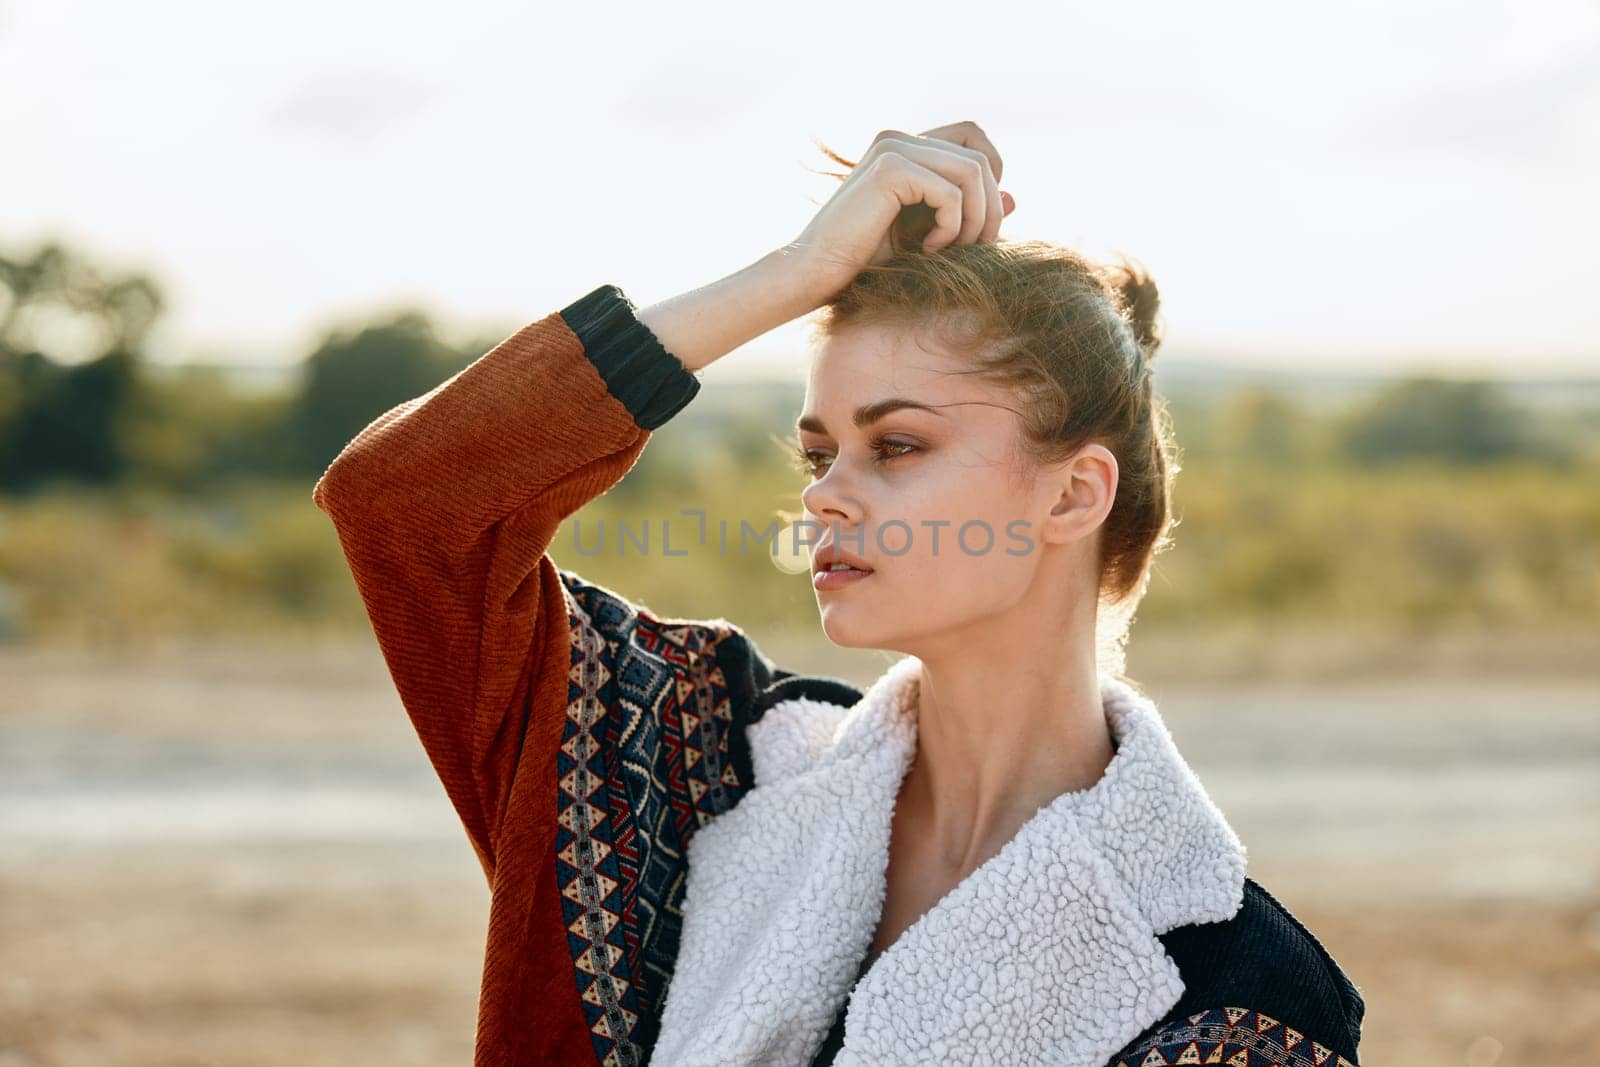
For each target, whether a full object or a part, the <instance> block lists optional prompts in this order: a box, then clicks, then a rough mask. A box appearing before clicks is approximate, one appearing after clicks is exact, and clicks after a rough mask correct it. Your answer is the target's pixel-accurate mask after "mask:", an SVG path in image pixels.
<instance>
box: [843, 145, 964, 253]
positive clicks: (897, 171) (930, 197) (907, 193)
mask: <svg viewBox="0 0 1600 1067" xmlns="http://www.w3.org/2000/svg"><path fill="white" fill-rule="evenodd" d="M867 173H868V174H869V175H871V177H872V178H874V179H875V180H879V181H881V182H882V184H883V187H884V188H885V189H886V190H887V191H888V193H889V196H890V198H891V203H889V204H888V205H887V219H888V223H887V224H892V223H893V220H894V219H895V218H896V217H897V216H898V215H899V214H900V210H901V209H902V208H905V207H909V206H911V205H912V204H918V203H926V204H927V205H928V206H929V207H931V208H932V209H933V212H934V225H933V229H932V230H930V231H928V234H927V236H926V237H924V238H923V239H922V249H923V251H925V252H937V251H938V250H939V249H941V248H944V247H945V246H946V245H949V244H952V243H954V241H955V240H956V238H957V237H958V236H959V235H960V233H961V230H962V206H963V204H964V202H965V198H964V194H963V192H962V189H961V186H959V185H957V184H956V183H955V182H952V181H950V180H949V179H948V178H945V177H944V176H942V175H941V174H939V173H937V172H936V171H934V170H932V169H930V168H928V167H925V166H923V165H922V164H921V163H918V162H916V161H915V160H913V159H911V158H910V157H909V156H905V155H901V154H900V153H899V152H883V153H881V154H879V155H878V156H877V158H875V159H873V161H872V162H871V164H870V165H869V167H868V170H867ZM887 224H886V225H887Z"/></svg>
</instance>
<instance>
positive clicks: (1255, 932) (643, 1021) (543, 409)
mask: <svg viewBox="0 0 1600 1067" xmlns="http://www.w3.org/2000/svg"><path fill="white" fill-rule="evenodd" d="M698 389H699V381H698V380H697V379H696V378H695V377H694V376H693V375H692V374H690V373H689V372H688V371H687V370H686V369H685V368H684V367H683V365H682V364H681V363H680V362H679V361H678V360H677V359H675V358H674V357H672V356H671V355H670V354H669V353H668V352H667V351H666V350H665V349H664V348H663V347H662V346H661V344H660V342H659V341H658V340H657V339H656V337H655V336H654V334H652V333H651V332H650V331H649V329H648V328H647V327H646V326H645V325H644V324H643V323H642V322H641V321H640V320H639V319H638V318H637V316H636V308H635V306H634V305H633V303H632V302H631V301H630V300H629V299H628V298H627V297H626V296H625V295H624V294H623V292H622V291H621V290H620V289H618V288H617V287H616V286H613V285H602V286H600V287H599V288H596V289H594V290H593V291H592V292H590V293H588V294H587V295H585V296H583V297H582V298H580V299H578V300H576V301H574V302H573V303H571V304H569V305H568V306H567V307H565V308H563V309H561V310H560V311H559V312H555V313H552V314H549V315H547V316H545V317H544V318H541V319H539V320H537V321H534V322H532V323H529V324H528V325H526V326H524V327H522V328H521V329H519V330H518V331H517V332H516V333H514V334H512V335H511V336H510V337H508V338H506V339H505V340H504V341H502V342H501V343H500V344H498V345H497V346H495V347H494V348H493V349H492V350H490V351H489V352H488V353H486V354H485V355H483V356H482V357H480V358H479V359H477V360H476V361H474V362H473V363H472V364H471V365H470V366H468V367H467V368H465V369H464V370H462V371H461V372H459V373H458V374H456V375H454V376H452V377H451V378H449V379H447V380H446V381H444V382H443V383H441V384H440V385H439V386H437V387H435V388H434V389H432V390H430V391H429V392H427V393H425V394H423V395H421V396H419V397H416V398H414V399H412V400H409V401H406V402H405V403H402V404H399V405H397V406H396V407H394V408H392V409H390V410H389V411H387V412H385V413H383V414H382V415H380V416H379V417H378V418H376V419H375V420H373V422H372V423H371V424H369V425H368V426H367V427H366V428H365V429H363V430H362V431H361V433H359V434H358V435H357V436H356V437H355V438H354V439H353V440H352V441H351V442H350V443H349V444H348V445H346V446H345V448H344V449H343V450H342V451H341V452H340V454H339V455H338V457H336V458H335V459H334V461H333V462H332V464H330V466H329V467H328V469H327V470H326V472H325V473H324V474H323V475H322V477H321V478H320V479H318V481H317V483H316V486H315V488H314V489H313V492H312V497H313V500H314V502H315V504H316V506H317V507H319V508H320V509H322V510H323V511H324V512H325V513H326V514H327V515H328V516H329V517H330V518H331V519H332V522H333V525H334V528H335V530H336V532H337V535H338V538H339V541H340V545H341V547H342V549H343V551H344V553H345V557H346V560H347V562H348V564H349V566H350V569H351V572H352V575H353V577H354V579H355V583H356V587H357V589H358V591H359V593H360V595H361V597H362V599H363V602H364V603H365V606H366V609H367V613H368V617H369V619H370V621H371V624H372V627H373V631H374V635H375V637H376V639H377V642H378V645H379V648H380V650H381V652H382V654H383V656H384V658H385V660H386V662H387V664H388V666H389V669H390V673H391V677H392V678H393V680H394V683H395V686H396V689H397V691H398V693H399V696H400V699H401V702H402V704H403V706H404V708H405V710H406V713H407V714H408V715H409V716H410V718H411V721H412V723H413V725H414V726H415V728H416V731H417V734H418V737H419V739H420V741H421V743H422V746H423V748H424V750H425V752H426V753H427V756H428V758H429V760H430V761H431V763H432V764H433V766H434V768H435V770H436V771H437V773H438V775H439V778H440V781H441V783H442V784H443V787H444V790H445V793H446V795H447V797H448V798H449V801H450V802H451V804H452V805H453V807H454V808H455V810H456V812H457V814H458V815H459V816H460V818H461V820H462V823H463V826H464V828H465V830H466V832H467V835H468V838H469V840H470V841H471V843H472V846H473V849H474V852H475V854H476V856H477V858H478V861H479V863H480V865H481V867H482V869H483V872H484V875H485V879H486V881H487V884H488V889H489V892H490V914H489V923H488V930H487V937H486V945H485V951H484V964H483V978H482V986H481V990H480V996H479V1003H478V1018H477V1039H476V1052H475V1063H476V1064H478V1065H480V1067H482V1065H486V1064H584V1063H591V1062H592V1063H595V1064H604V1065H612V1064H623V1065H631V1064H643V1063H648V1062H651V1061H652V1056H653V1054H654V1053H655V1052H656V1051H657V1047H656V1046H657V1038H658V1036H659V1035H660V1034H661V1025H662V1017H663V1009H664V1006H665V1003H666V1000H667V990H668V987H669V985H670V984H671V981H672V978H673V974H674V969H675V966H676V964H677V962H678V958H679V949H680V941H681V938H682V935H683V932H684V903H685V889H686V884H687V882H688V856H689V852H690V849H689V845H690V842H691V841H692V840H693V839H694V838H695V837H696V834H697V831H699V830H700V829H701V828H702V827H704V826H706V825H707V824H708V823H710V822H712V820H714V819H717V817H718V816H720V815H723V814H725V813H727V812H729V811H730V810H732V809H733V808H734V807H735V806H736V805H737V804H739V802H740V800H741V798H743V797H744V796H745V795H746V793H748V792H750V790H751V789H752V788H753V785H754V782H755V777H756V775H755V763H754V759H753V754H752V750H751V745H750V739H749V736H748V732H749V728H750V727H751V726H753V725H756V724H757V723H759V722H760V721H761V720H762V718H763V716H764V715H765V714H766V713H767V712H768V711H769V710H771V709H773V708H775V707H780V706H784V704H785V702H786V701H787V702H788V706H790V707H793V706H794V701H795V700H796V699H801V700H809V701H812V702H823V703H827V704H832V705H835V706H838V707H840V708H847V707H849V706H851V705H853V704H855V703H856V702H857V701H858V700H859V699H860V698H861V696H862V694H861V693H860V692H859V691H858V690H856V689H854V688H853V687H851V686H849V685H848V684H846V683H844V682H842V681H840V680H838V679H831V678H819V677H815V676H809V675H802V674H797V673H795V672H792V671H788V670H784V669H782V668H779V667H776V666H775V665H774V664H772V663H771V661H770V660H768V659H767V657H766V656H764V655H763V654H762V653H761V651H760V650H759V649H758V648H757V647H756V645H755V644H754V643H753V642H752V641H751V640H750V638H749V637H748V636H747V635H746V634H745V633H744V632H743V631H742V630H741V629H740V628H739V627H737V626H736V625H734V624H733V623H731V622H729V621H728V620H726V619H721V618H717V619H677V618H667V617H663V616H661V615H658V614H656V613H654V612H652V611H650V610H649V609H648V608H647V607H645V606H644V605H642V604H636V603H633V602H630V601H629V600H627V599H626V598H625V597H623V596H621V595H619V594H618V593H616V592H614V591H612V590H609V589H605V588H603V587H601V586H598V585H596V584H593V583H590V582H587V581H585V580H584V579H582V578H581V577H579V576H578V575H576V574H574V573H572V572H571V571H567V570H563V569H561V568H559V567H557V565H556V564H555V562H554V561H553V559H552V558H551V557H550V555H549V553H548V551H547V550H548V549H549V547H550V545H551V543H552V541H553V539H554V537H555V534H556V531H557V529H558V528H559V526H560V524H561V523H562V522H563V521H565V520H566V519H567V518H568V517H569V516H571V515H572V514H573V513H575V512H576V511H577V510H578V509H579V508H581V507H582V506H583V505H584V504H585V503H587V502H589V501H590V500H592V499H594V498H596V497H598V496H599V495H601V494H602V493H604V492H606V491H607V490H608V489H610V488H611V487H612V486H613V485H614V484H616V483H617V482H618V481H619V480H620V479H621V478H622V477H623V476H624V475H625V474H626V473H627V472H628V470H630V469H631V468H632V466H633V465H634V463H635V462H637V460H638V458H639V455H640V454H641V452H642V451H643V449H644V447H645V445H646V443H647V441H648V439H649V437H650V434H651V432H652V431H653V430H655V429H656V428H657V427H659V426H661V425H662V424H664V423H665V422H666V421H667V420H668V419H670V418H671V417H673V415H675V414H676V413H677V412H678V411H680V410H681V409H682V408H683V407H685V406H686V405H687V404H688V403H689V402H690V401H691V400H692V399H693V397H694V395H695V393H696V392H697V391H698ZM1160 943H1161V945H1162V946H1163V948H1164V951H1165V955H1166V958H1167V959H1168V960H1169V962H1170V964H1171V965H1172V966H1174V967H1175V972H1174V973H1177V974H1181V979H1182V981H1181V989H1182V994H1181V997H1180V998H1179V999H1178V1000H1177V1001H1176V1002H1175V1003H1172V1004H1171V1005H1170V1007H1169V1008H1167V1010H1165V1011H1164V1012H1163V1013H1162V1014H1161V1017H1160V1018H1157V1019H1154V1020H1152V1021H1151V1022H1150V1023H1149V1025H1148V1026H1146V1027H1145V1028H1144V1030H1143V1032H1140V1033H1138V1034H1137V1035H1135V1036H1133V1037H1132V1039H1131V1040H1130V1041H1129V1042H1128V1043H1127V1044H1126V1045H1125V1046H1123V1047H1122V1048H1121V1049H1120V1051H1118V1052H1117V1053H1116V1054H1115V1055H1113V1056H1111V1057H1110V1059H1109V1061H1108V1062H1109V1063H1111V1064H1129V1065H1134V1064H1140V1065H1148V1064H1170V1063H1188V1062H1193V1063H1229V1064H1268V1063H1274V1064H1282V1065H1289V1067H1323V1065H1327V1067H1343V1065H1344V1064H1354V1063H1355V1062H1356V1049H1357V1044H1358V1042H1359V1038H1360V1024H1361V1018H1362V1012H1363V1001H1362V998H1361V995H1360V992H1359V990H1358V989H1357V987H1356V986H1355V985H1354V984H1353V983H1352V982H1351V981H1350V979H1349V978H1348V977H1347V976H1346V975H1345V974H1344V972H1343V971H1342V969H1341V968H1340V967H1339V965H1338V964H1337V963H1336V962H1335V961H1334V960H1333V958H1332V957H1331V956H1330V955H1329V954H1328V953H1327V951H1326V950H1325V949H1324V948H1323V946H1322V945H1321V944H1320V943H1319V942H1318V941H1317V940H1316V938H1315V937H1314V936H1312V935H1311V933H1310V932H1309V931H1308V930H1306V928H1305V927H1304V926H1303V925H1302V924H1300V923H1299V922H1298V920H1296V919H1295V918H1294V917H1293V916H1292V915H1291V914H1290V913H1289V912H1288V911H1287V909H1285V908H1284V907H1283V906H1282V905H1281V904H1280V903H1279V902H1277V901H1276V900H1275V899H1273V898H1272V896H1271V895H1270V894H1269V893H1268V892H1267V891H1266V890H1265V889H1264V888H1262V887H1261V886H1260V885H1259V884H1257V883H1256V882H1254V881H1253V880H1251V879H1245V880H1244V882H1243V892H1242V897H1241V898H1240V905H1239V907H1238V909H1237V911H1236V913H1235V914H1233V915H1232V917H1231V918H1228V919H1227V920H1226V921H1221V922H1206V923H1190V924H1185V925H1180V926H1178V927H1176V928H1173V929H1170V930H1166V931H1164V932H1162V933H1161V934H1160ZM863 947H864V946H863ZM842 995H843V991H841V992H840V996H842ZM843 1007H844V1005H842V1004H840V1005H839V1008H840V1009H841V1010H840V1011H839V1013H838V1015H837V1016H836V1018H835V1025H834V1028H833V1030H832V1031H831V1032H825V1031H826V1023H827V1020H826V1019H824V1020H823V1025H822V1027H820V1028H818V1029H817V1030H816V1032H815V1039H816V1040H815V1042H814V1044H815V1048H814V1050H813V1051H814V1052H815V1061H816V1062H828V1061H831V1059H832V1057H833V1056H834V1055H835V1054H836V1053H838V1052H839V1050H840V1045H841V1043H842V1041H843V1037H844V1034H843V1018H844V1012H843V1010H842V1008H843ZM675 1055H676V1058H673V1059H672V1060H671V1062H674V1063H679V1062H685V1063H686V1062H695V1063H727V1062H743V1061H737V1060H730V1059H727V1058H719V1057H720V1056H721V1052H720V1051H719V1049H718V1048H715V1047H710V1046H706V1047H702V1048H696V1049H694V1050H693V1051H692V1052H681V1051H680V1052H679V1053H677V1054H675ZM667 1061H668V1057H665V1056H663V1057H661V1059H660V1061H659V1062H667Z"/></svg>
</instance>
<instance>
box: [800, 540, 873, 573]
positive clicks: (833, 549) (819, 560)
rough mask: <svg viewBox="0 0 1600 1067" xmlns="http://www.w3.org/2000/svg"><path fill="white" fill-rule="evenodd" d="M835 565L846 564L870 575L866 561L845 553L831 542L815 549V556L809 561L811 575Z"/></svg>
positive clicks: (850, 553)
mask: <svg viewBox="0 0 1600 1067" xmlns="http://www.w3.org/2000/svg"><path fill="white" fill-rule="evenodd" d="M835 563H848V564H850V566H852V567H854V568H855V569H856V570H858V571H866V572H867V573H869V574H870V573H872V568H871V567H869V566H867V561H866V560H864V559H862V558H861V557H860V556H858V555H856V554H855V553H854V552H846V551H844V550H843V549H841V548H839V547H838V545H836V544H834V543H833V542H829V543H828V544H826V545H822V546H821V547H819V548H818V549H817V554H816V556H815V557H813V559H812V561H811V573H813V574H816V573H818V572H819V571H825V570H830V569H831V568H832V567H833V565H834V564H835Z"/></svg>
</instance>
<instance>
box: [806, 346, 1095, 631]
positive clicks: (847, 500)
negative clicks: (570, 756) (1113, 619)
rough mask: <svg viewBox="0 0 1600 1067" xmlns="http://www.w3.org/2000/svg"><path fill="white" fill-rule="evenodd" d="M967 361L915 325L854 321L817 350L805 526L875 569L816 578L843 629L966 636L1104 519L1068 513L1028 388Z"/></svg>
mask: <svg viewBox="0 0 1600 1067" xmlns="http://www.w3.org/2000/svg"><path fill="white" fill-rule="evenodd" d="M969 366H970V364H969V363H968V362H967V361H964V360H961V359H958V358H957V357H955V356H953V355H951V354H950V352H949V351H948V350H947V349H946V348H945V347H944V346H943V345H942V344H940V343H939V342H938V340H937V339H936V336H935V335H934V334H933V333H932V332H931V331H928V330H916V331H913V330H912V329H911V328H909V327H906V326H871V325H861V326H852V327H848V328H847V329H845V330H843V331H841V332H840V333H839V334H838V335H837V336H834V337H831V338H828V339H827V340H825V341H824V342H823V343H822V344H821V345H820V346H819V348H818V349H817V351H816V353H815V356H814V359H813V361H812V365H811V372H810V378H809V381H808V382H807V387H806V402H805V409H804V411H803V412H802V413H801V417H800V419H799V420H798V423H797V427H798V431H799V433H798V436H799V444H800V448H801V450H802V451H803V452H805V453H807V459H808V461H809V462H810V464H811V480H810V483H809V484H808V485H807V486H806V488H805V490H804V491H803V492H802V494H801V502H802V504H803V506H804V509H805V514H804V519H805V520H806V521H807V522H809V523H811V524H813V525H811V526H810V527H806V528H804V530H805V533H806V534H807V535H809V537H810V538H811V540H812V542H813V547H812V550H811V551H812V558H813V561H814V562H815V560H816V559H817V557H818V556H819V555H821V556H823V557H826V555H827V554H828V552H830V551H832V550H833V549H834V548H835V547H837V548H839V549H842V550H843V551H845V552H848V553H852V554H854V555H855V556H857V557H859V558H860V559H861V560H863V561H864V562H865V564H866V566H867V567H870V568H871V569H872V573H870V574H869V575H867V576H866V577H864V578H860V579H858V580H856V581H853V582H850V583H849V584H841V585H840V586H839V587H838V588H833V589H829V588H820V589H817V592H816V596H817V604H818V607H819V609H820V611H821V616H822V627H823V630H824V631H825V632H826V633H827V635H828V637H829V639H830V640H832V641H833V642H834V643H835V644H838V645H841V646H845V647H860V648H876V649H889V650H895V651H906V652H916V651H918V650H919V649H924V648H927V647H929V645H930V642H931V641H935V640H939V641H942V640H943V639H946V638H950V637H955V636H959V634H960V632H961V631H962V630H963V629H965V628H967V627H971V626H975V625H982V624H983V623H984V622H985V621H987V620H989V619H991V618H993V617H994V616H996V615H1000V614H1003V613H1005V612H1007V611H1009V610H1010V609H1012V608H1013V607H1014V606H1016V605H1017V604H1018V603H1019V602H1021V601H1022V600H1023V599H1024V598H1025V596H1027V595H1028V593H1029V590H1030V585H1031V584H1032V583H1033V581H1034V579H1035V577H1036V575H1037V574H1038V573H1039V570H1040V567H1041V565H1042V563H1043V562H1044V559H1045V557H1046V556H1047V555H1048V554H1049V552H1050V550H1051V549H1053V548H1059V547H1060V543H1061V542H1062V541H1071V540H1074V539H1076V538H1080V537H1082V535H1083V533H1084V532H1085V531H1087V532H1092V530H1088V526H1087V524H1086V523H1085V521H1084V519H1083V518H1082V517H1081V515H1080V516H1079V517H1078V518H1076V519H1074V518H1072V517H1066V518H1063V517H1062V514H1061V512H1062V510H1063V509H1062V508H1061V506H1060V502H1061V500H1062V496H1063V492H1064V490H1066V489H1067V487H1068V484H1069V483H1070V482H1071V481H1072V479H1071V478H1070V477H1067V476H1066V475H1065V474H1064V473H1063V472H1065V471H1066V470H1067V469H1068V467H1067V465H1062V466H1059V467H1052V468H1035V467H1034V466H1033V465H1031V464H1029V463H1028V461H1027V460H1026V459H1025V458H1024V456H1025V453H1024V452H1023V451H1022V449H1021V446H1020V440H1021V438H1020V422H1019V418H1018V415H1017V413H1016V411H1015V410H1014V409H1015V407H1016V404H1017V401H1016V399H1015V398H1014V397H1012V396H1011V395H1009V394H1008V392H1007V391H1006V390H1005V389H1004V388H1003V387H1002V386H999V385H996V384H993V383H990V382H986V381H983V380H981V379H980V378H978V377H977V376H975V375H972V374H961V373H957V372H959V371H962V370H965V369H967V368H968V367H969ZM858 419H859V420H861V421H860V422H859V424H858ZM1092 447H1095V448H1098V447H1099V446H1092ZM1101 451H1103V449H1102V450H1101ZM1113 463H1114V461H1113ZM1080 481H1081V479H1080ZM1113 485H1114V483H1113ZM1069 495H1070V493H1069ZM1079 510H1080V511H1081V510H1082V509H1079ZM1053 512H1054V514H1052V513H1053ZM1102 516H1103V512H1102ZM1092 525H1094V526H1098V520H1095V521H1094V522H1093V523H1092ZM812 576H813V582H814V583H815V580H816V573H815V569H813V575H812ZM813 588H816V586H815V584H814V586H813ZM1037 593H1038V590H1035V594H1036V595H1037Z"/></svg>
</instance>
